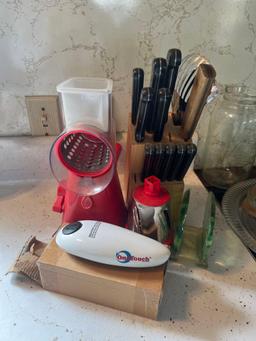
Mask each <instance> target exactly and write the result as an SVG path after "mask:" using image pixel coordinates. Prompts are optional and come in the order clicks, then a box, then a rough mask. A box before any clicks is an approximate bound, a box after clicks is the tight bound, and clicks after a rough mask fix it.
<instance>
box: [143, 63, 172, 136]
mask: <svg viewBox="0 0 256 341" xmlns="http://www.w3.org/2000/svg"><path fill="white" fill-rule="evenodd" d="M166 71H167V63H166V59H164V58H155V59H154V60H153V63H152V74H151V81H150V86H151V88H152V89H153V93H154V99H153V105H152V110H151V112H150V114H149V117H148V120H147V131H148V132H149V133H152V132H154V124H155V115H156V111H157V96H158V92H159V89H161V88H163V87H164V86H165V79H166Z"/></svg>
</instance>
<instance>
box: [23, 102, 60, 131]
mask: <svg viewBox="0 0 256 341" xmlns="http://www.w3.org/2000/svg"><path fill="white" fill-rule="evenodd" d="M25 101H26V106H27V111H28V118H29V123H30V128H31V134H32V135H33V136H42V135H59V134H60V132H61V130H62V124H61V118H60V110H59V104H58V96H26V97H25Z"/></svg>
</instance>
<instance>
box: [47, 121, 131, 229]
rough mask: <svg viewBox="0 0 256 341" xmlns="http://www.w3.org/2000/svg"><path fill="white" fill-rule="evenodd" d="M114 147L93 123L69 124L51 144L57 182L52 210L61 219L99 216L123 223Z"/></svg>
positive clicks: (67, 220)
mask: <svg viewBox="0 0 256 341" xmlns="http://www.w3.org/2000/svg"><path fill="white" fill-rule="evenodd" d="M116 149H117V152H116V150H115V149H114V148H113V147H112V145H111V143H110V142H109V141H108V139H107V138H106V137H105V134H104V133H102V132H100V130H99V129H97V128H95V127H89V126H84V127H83V128H81V127H79V128H73V129H71V130H69V131H67V132H64V133H63V134H61V135H60V136H59V137H58V138H57V140H56V141H55V142H54V144H53V145H52V148H51V151H50V165H51V169H52V172H53V174H54V176H55V178H56V179H57V181H58V182H59V186H58V191H57V198H56V200H55V203H54V205H53V210H54V211H56V212H60V213H63V219H62V222H63V223H70V222H74V221H77V220H87V219H90V220H99V221H104V222H107V223H111V224H115V225H119V226H124V225H125V223H126V208H125V204H124V200H123V196H122V192H121V187H120V183H119V178H118V174H117V170H116V154H118V151H120V145H117V147H116Z"/></svg>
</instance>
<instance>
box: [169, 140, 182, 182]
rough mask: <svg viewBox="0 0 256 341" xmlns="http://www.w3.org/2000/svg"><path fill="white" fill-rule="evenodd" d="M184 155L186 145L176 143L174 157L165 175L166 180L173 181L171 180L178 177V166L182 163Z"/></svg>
mask: <svg viewBox="0 0 256 341" xmlns="http://www.w3.org/2000/svg"><path fill="white" fill-rule="evenodd" d="M185 156H186V145H184V144H177V146H176V153H175V157H174V160H173V166H172V167H171V169H170V171H169V173H168V176H167V180H168V181H173V180H176V179H177V178H178V176H179V171H180V167H181V165H182V162H183V160H184V158H185Z"/></svg>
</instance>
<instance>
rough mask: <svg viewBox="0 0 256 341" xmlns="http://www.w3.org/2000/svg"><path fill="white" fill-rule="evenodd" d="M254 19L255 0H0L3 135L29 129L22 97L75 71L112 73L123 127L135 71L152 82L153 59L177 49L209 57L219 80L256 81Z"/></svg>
mask: <svg viewBox="0 0 256 341" xmlns="http://www.w3.org/2000/svg"><path fill="white" fill-rule="evenodd" d="M255 23H256V2H255V1H253V0H248V1H245V0H216V1H212V0H179V1H178V0H172V1H168V0H158V1H154V0H8V1H6V0H0V52H1V64H0V75H1V76H0V115H1V124H0V135H24V134H30V128H29V123H28V117H27V113H26V107H25V101H24V96H25V95H44V94H55V93H56V90H55V89H56V84H58V83H60V82H61V81H63V80H65V79H67V78H69V77H72V76H103V77H110V78H112V79H113V80H114V92H113V110H114V116H115V118H116V121H117V128H118V130H126V128H127V113H128V112H129V110H130V95H131V74H132V69H133V68H134V67H136V66H140V67H143V68H144V70H145V72H146V77H145V80H146V84H147V83H148V81H149V77H150V69H151V62H152V59H153V58H154V57H156V56H163V57H165V56H166V53H167V51H168V49H169V48H172V47H177V48H180V49H181V50H182V52H183V55H186V54H188V53H192V52H199V53H201V54H202V55H205V56H206V57H207V58H208V59H209V60H210V61H211V62H212V64H213V65H214V66H215V68H216V71H217V79H218V81H219V82H220V83H237V82H240V83H241V82H243V83H246V84H248V85H251V86H255V81H256V70H255V66H256V51H255V50H256V39H255V38H256V24H255ZM208 116H209V114H207V113H206V112H205V114H204V116H203V117H202V119H201V121H200V124H199V129H198V133H199V142H200V145H201V146H203V141H204V138H205V133H206V131H207V129H206V127H207V122H208ZM200 149H201V147H200Z"/></svg>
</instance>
